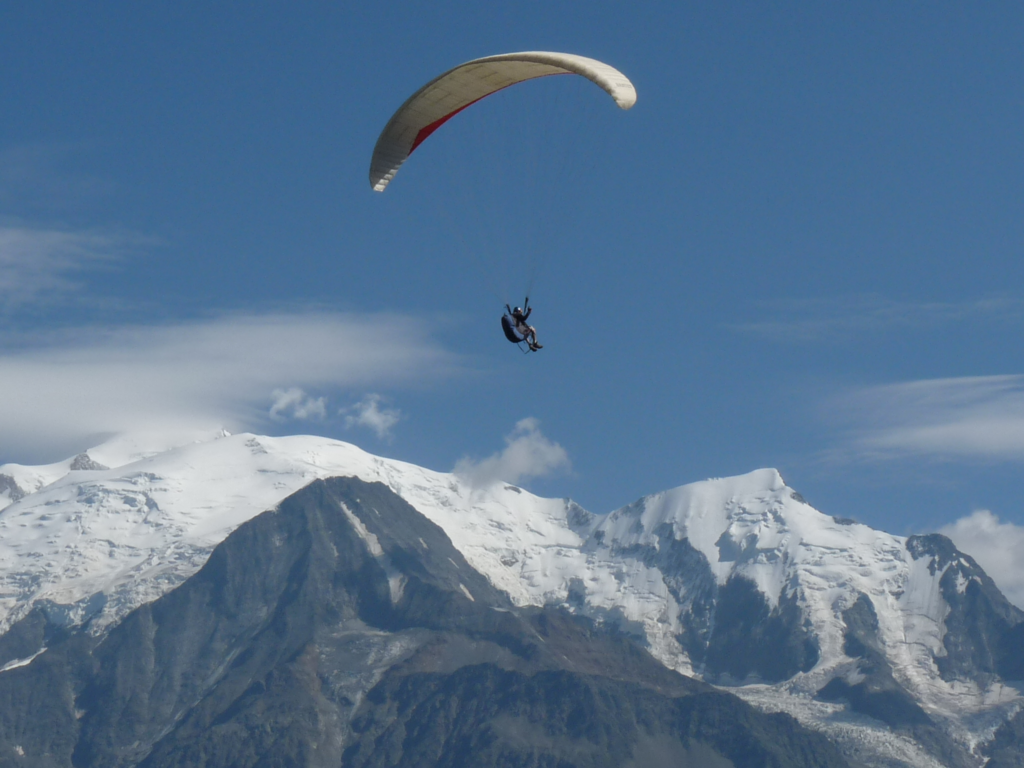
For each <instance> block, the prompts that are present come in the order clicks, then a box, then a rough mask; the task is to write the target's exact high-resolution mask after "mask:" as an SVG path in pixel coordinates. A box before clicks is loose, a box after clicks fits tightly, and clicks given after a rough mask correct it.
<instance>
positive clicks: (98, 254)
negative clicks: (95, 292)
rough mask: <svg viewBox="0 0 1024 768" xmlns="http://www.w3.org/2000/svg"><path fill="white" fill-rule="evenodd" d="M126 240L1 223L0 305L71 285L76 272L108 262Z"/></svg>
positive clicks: (47, 297) (53, 294)
mask: <svg viewBox="0 0 1024 768" xmlns="http://www.w3.org/2000/svg"><path fill="white" fill-rule="evenodd" d="M126 244H127V240H126V239H125V238H118V237H115V236H113V235H109V234H99V233H90V232H63V231H59V230H45V229H31V228H26V227H10V226H7V227H2V226H0V308H3V309H8V310H9V309H12V308H16V307H19V306H22V305H25V304H31V303H34V302H38V301H52V300H54V299H55V298H57V297H58V296H60V295H63V294H66V293H67V292H69V291H72V290H74V289H75V288H76V287H77V283H76V282H75V279H74V276H75V275H76V274H78V273H81V272H83V271H84V270H86V269H90V268H96V267H97V266H101V265H103V264H105V263H109V262H111V261H112V260H113V259H114V258H116V257H117V255H118V253H119V252H120V251H122V250H123V249H124V247H125V246H126Z"/></svg>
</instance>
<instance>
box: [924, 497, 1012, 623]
mask: <svg viewBox="0 0 1024 768" xmlns="http://www.w3.org/2000/svg"><path fill="white" fill-rule="evenodd" d="M939 533H942V534H945V535H946V536H949V538H950V539H952V540H953V543H954V544H956V546H957V549H959V550H960V551H961V552H966V553H967V554H968V555H970V556H971V557H973V558H974V559H975V560H976V561H977V562H978V565H980V566H981V567H982V568H984V569H985V573H987V574H988V575H989V576H991V577H992V580H993V581H995V583H996V585H997V586H998V587H999V589H1000V591H1002V593H1003V594H1004V595H1006V598H1007V600H1009V601H1010V602H1011V603H1013V604H1014V605H1016V606H1017V607H1018V608H1024V561H1022V560H1021V553H1022V552H1024V526H1019V525H1014V524H1013V523H1003V522H1000V520H999V518H998V517H997V516H996V515H994V514H992V513H991V512H990V511H989V510H987V509H980V510H977V511H976V512H974V513H973V514H971V515H968V516H967V517H961V518H960V519H959V520H957V521H956V522H955V523H953V524H952V525H947V526H945V527H943V528H940V529H939Z"/></svg>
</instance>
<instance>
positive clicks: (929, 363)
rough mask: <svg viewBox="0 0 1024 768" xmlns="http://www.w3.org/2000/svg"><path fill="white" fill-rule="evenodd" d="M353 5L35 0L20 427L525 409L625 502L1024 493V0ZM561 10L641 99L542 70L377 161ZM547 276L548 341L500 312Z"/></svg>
mask: <svg viewBox="0 0 1024 768" xmlns="http://www.w3.org/2000/svg"><path fill="white" fill-rule="evenodd" d="M356 5H357V4H353V3H312V2H309V3H303V2H299V3H288V4H285V3H248V4H240V3H234V4H229V3H218V4H210V3H188V2H182V3H174V4H171V3H146V4H138V3H113V2H100V3H89V4H82V3H70V2H63V3H62V2H36V3H31V4H29V3H21V4H13V5H9V6H8V7H7V8H5V10H4V11H3V17H2V23H0V67H2V71H3V73H4V76H3V77H2V78H0V113H2V117H3V119H2V120H0V322H2V324H3V325H2V329H3V330H2V338H0V390H2V391H3V392H4V398H3V403H2V404H0V462H3V461H20V462H23V463H33V462H42V461H53V460H57V459H59V458H63V457H64V456H66V455H70V454H71V453H73V452H75V451H77V450H81V449H83V448H86V447H88V446H89V445H90V444H92V443H94V442H95V441H96V439H97V438H98V436H99V435H101V434H103V433H107V432H111V431H116V430H124V429H140V428H152V429H169V428H179V427H180V428H191V427H192V426H196V427H200V426H209V425H224V426H228V427H229V428H232V429H250V430H253V431H258V432H264V433H271V434H287V433H303V432H311V433H318V434H326V435H330V436H333V437H338V438H341V439H345V440H350V441H352V442H355V443H357V444H359V445H361V446H362V447H364V448H366V449H367V450H369V451H371V452H376V453H381V454H384V455H388V456H392V457H395V458H400V459H405V460H408V461H412V462H415V463H418V464H422V465H425V466H428V467H432V468H435V469H441V470H448V469H451V468H452V467H453V466H455V464H456V462H458V461H460V460H464V459H467V458H468V459H470V460H477V461H486V458H487V457H489V456H492V454H495V452H499V451H501V450H502V449H503V448H504V447H505V445H506V440H509V441H512V442H513V443H515V444H516V445H518V446H525V447H526V448H529V447H531V446H532V447H534V448H536V449H537V452H535V454H533V458H532V459H531V460H528V461H526V463H525V464H522V465H520V466H518V467H513V468H510V470H509V471H510V472H513V474H515V475H516V476H517V477H516V478H510V479H519V480H521V481H522V482H523V483H524V484H525V485H527V486H528V487H529V488H531V490H534V491H536V492H538V493H541V494H545V495H557V496H571V497H573V498H574V499H577V500H578V501H579V502H580V503H582V504H583V505H584V506H585V507H587V508H590V509H592V510H594V511H598V512H604V511H608V510H611V509H613V508H616V507H618V506H621V505H623V504H626V503H629V502H631V501H632V500H634V499H635V498H637V497H638V496H640V495H643V494H646V493H652V492H655V491H659V490H662V489H665V488H669V487H673V486H676V485H679V484H682V483H685V482H690V481H694V480H700V479H703V478H706V477H709V476H724V475H731V474H738V473H742V472H747V471H750V470H752V469H755V468H758V467H762V466H775V467H778V468H779V469H780V470H781V471H782V473H783V476H784V477H785V478H786V480H787V482H789V484H790V485H791V486H793V487H795V488H797V489H798V490H800V491H801V493H803V495H804V496H805V497H806V498H807V499H808V501H810V502H811V503H812V504H814V505H815V506H817V507H818V508H819V509H822V510H823V511H826V512H829V513H832V514H836V515H842V516H848V517H853V518H856V519H858V520H861V521H864V522H867V523H869V524H872V525H875V526H878V527H882V528H885V529H887V530H890V531H892V532H894V533H901V534H905V533H911V532H918V531H924V530H934V529H937V528H939V527H941V526H946V525H950V524H952V523H953V522H954V521H956V520H958V519H961V518H965V517H966V516H968V515H970V514H971V513H973V512H975V511H977V510H991V512H992V514H993V515H995V516H998V518H1000V519H1001V520H1003V521H1004V522H1008V523H1014V524H1017V525H1022V524H1024V505H1022V504H1021V501H1020V494H1019V484H1018V479H1019V477H1020V476H1021V462H1022V460H1024V352H1022V345H1021V336H1022V332H1024V293H1022V289H1021V286H1022V278H1024V259H1022V258H1021V255H1022V245H1024V182H1022V179H1024V139H1022V135H1024V134H1022V132H1021V127H1022V125H1024V47H1022V46H1021V45H1020V41H1021V40H1022V39H1024V7H1020V6H1017V5H1013V4H1009V3H997V4H989V5H985V6H977V5H975V6H971V7H970V8H967V7H965V6H962V5H960V4H953V3H933V4H928V5H922V4H909V3H901V4H894V3H881V2H878V3H857V4H836V3H831V4H804V5H790V6H782V5H775V4H751V3H733V4H727V3H715V4H709V3H699V4H698V3H690V4H680V3H647V4H643V6H642V7H640V8H636V7H634V4H626V3H615V2H588V3H508V4H501V7H500V8H493V9H492V8H491V5H494V4H485V3H468V2H466V3H457V2H449V3H444V4H438V3H416V4H413V3H404V4H401V3H399V4H370V3H366V4H360V5H362V6H364V7H361V8H358V7H354V6H356ZM531 49H539V50H561V51H569V52H574V53H580V54H583V55H587V56H591V57H594V58H598V59H601V60H604V61H607V62H608V63H610V64H612V65H614V66H616V67H617V68H619V69H620V70H622V71H623V72H624V73H625V74H626V75H627V76H629V77H630V79H631V80H632V81H633V82H634V84H635V85H636V88H637V91H638V94H639V100H638V103H637V105H636V107H635V108H634V109H632V110H631V111H629V112H620V111H619V110H617V109H615V108H614V105H613V104H612V103H611V102H610V100H608V99H607V97H606V96H604V94H602V93H601V92H600V91H599V90H598V89H596V88H594V87H593V86H592V85H590V84H588V83H585V82H583V81H576V80H577V79H573V78H555V79H553V81H552V82H546V83H535V84H526V85H524V86H520V87H518V88H516V89H512V90H511V91H509V92H507V94H501V95H499V96H495V97H494V98H493V99H491V100H488V101H487V102H483V103H481V104H480V105H478V107H479V109H476V110H473V112H474V114H472V115H471V114H470V112H469V111H467V113H465V114H464V115H460V116H459V117H458V118H457V119H456V120H453V121H452V122H451V123H449V124H448V125H446V126H444V127H443V128H442V129H441V130H440V131H438V132H437V133H436V134H435V135H434V136H433V137H432V138H431V139H430V141H429V142H428V143H427V144H424V146H423V147H422V148H421V149H420V150H418V151H417V153H416V154H415V155H414V156H413V157H412V159H411V160H410V161H409V163H408V164H407V165H406V166H405V167H403V169H402V172H401V173H400V174H399V175H398V176H397V178H396V180H395V182H394V183H393V184H392V186H391V187H390V188H389V189H388V190H387V192H386V193H385V194H383V195H380V194H375V193H373V192H371V190H370V188H369V184H368V182H367V171H368V166H369V158H370V153H371V151H372V148H373V144H374V142H375V140H376V137H377V134H378V133H379V131H380V130H381V129H382V128H383V126H384V123H385V122H386V121H387V119H388V117H389V116H390V115H391V113H392V112H393V111H394V109H395V108H397V107H398V105H399V104H401V102H402V101H403V100H404V99H405V98H406V97H407V96H408V95H409V94H410V93H412V92H413V91H414V90H415V89H416V88H417V87H418V86H419V85H421V84H422V83H423V82H425V81H426V80H427V79H429V78H430V77H432V76H434V75H435V74H438V73H439V72H441V71H443V70H445V69H447V68H449V67H451V66H454V65H456V64H458V63H460V62H462V61H465V60H468V59H472V58H475V57H478V56H484V55H488V54H493V53H500V52H507V51H515V50H531ZM556 81H557V82H556ZM569 81H574V82H569ZM513 91H514V93H513ZM549 118H551V119H550V120H549ZM559 121H560V122H559ZM531 282H532V290H533V297H534V303H535V306H536V312H535V314H534V316H533V320H534V321H535V323H536V325H537V327H538V331H539V335H540V339H541V341H542V342H543V343H544V344H545V349H544V350H543V352H541V353H539V354H537V355H531V356H523V355H520V354H519V352H517V351H516V349H515V348H514V347H512V346H511V345H509V344H508V343H507V342H505V341H504V339H503V338H502V336H501V333H500V329H499V327H498V318H499V316H500V313H501V306H500V304H501V301H502V300H504V299H506V298H507V299H508V300H511V301H516V300H517V299H518V298H519V294H520V291H525V289H526V286H527V284H529V283H531ZM524 419H530V421H527V422H523V420H524ZM517 424H518V425H519V426H518V427H517ZM515 441H520V442H515ZM523 441H525V442H523ZM555 444H557V445H555ZM559 447H560V448H559ZM556 449H557V450H556ZM530 461H533V462H534V463H532V464H531V463H530ZM545 469H551V470H553V471H552V472H551V473H550V474H548V475H543V470H545Z"/></svg>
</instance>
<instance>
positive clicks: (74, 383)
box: [0, 313, 457, 461]
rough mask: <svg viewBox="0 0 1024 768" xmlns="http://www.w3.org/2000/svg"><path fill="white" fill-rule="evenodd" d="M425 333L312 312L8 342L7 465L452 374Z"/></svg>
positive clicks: (247, 421) (3, 438) (1, 386)
mask: <svg viewBox="0 0 1024 768" xmlns="http://www.w3.org/2000/svg"><path fill="white" fill-rule="evenodd" d="M426 327H427V324H425V323H423V322H421V321H419V320H418V319H415V318H410V317H403V316H397V315H383V314H382V315H346V314H336V313H335V314H332V313H308V314H267V315H230V316H225V317H220V318H215V319H211V320H206V321H203V322H194V323H184V324H178V325H164V326H135V327H124V328H113V329H96V328H93V329H80V330H77V331H74V332H63V333H59V334H57V333H53V334H37V335H34V336H23V337H21V338H19V339H11V338H10V337H7V338H6V339H5V341H6V342H7V347H6V348H0V456H3V457H4V459H5V460H18V461H27V460H29V459H34V460H40V459H46V458H49V459H50V460H52V459H54V458H57V457H62V455H63V454H62V453H61V451H66V450H68V449H71V450H76V449H77V450H80V449H81V448H82V447H83V441H86V440H88V439H92V438H93V437H94V436H96V435H101V434H110V433H119V432H135V431H159V430H161V429H172V428H184V427H186V426H189V427H191V426H194V427H195V428H197V429H209V428H211V427H213V428H216V427H226V428H228V429H230V430H232V431H239V430H243V429H254V428H258V427H259V426H260V425H261V424H266V423H267V420H268V418H269V417H268V413H267V410H266V409H267V402H268V399H269V398H271V394H272V393H273V392H274V390H285V391H287V389H289V388H292V387H296V388H299V389H303V390H306V391H308V390H313V391H317V390H319V391H330V390H331V389H334V390H345V391H352V390H358V389H363V390H364V391H365V389H366V388H368V387H376V386H381V385H389V386H394V385H398V384H401V383H406V382H414V383H419V382H421V381H422V380H424V379H429V378H431V377H439V376H443V375H448V374H451V373H453V372H454V371H455V370H456V367H457V362H456V360H455V357H454V356H453V355H452V354H450V353H448V352H446V351H445V350H443V349H442V348H441V347H440V346H439V345H438V344H437V342H435V341H434V340H432V339H431V338H429V337H428V336H427V332H426V331H425V330H424V329H425V328H426ZM310 413H312V411H310Z"/></svg>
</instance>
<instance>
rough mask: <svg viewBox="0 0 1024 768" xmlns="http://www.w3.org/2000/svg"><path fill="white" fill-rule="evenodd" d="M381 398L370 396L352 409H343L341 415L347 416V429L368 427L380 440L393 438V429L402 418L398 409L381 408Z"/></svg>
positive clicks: (374, 395)
mask: <svg viewBox="0 0 1024 768" xmlns="http://www.w3.org/2000/svg"><path fill="white" fill-rule="evenodd" d="M381 399H382V398H381V396H380V395H377V394H369V395H367V396H366V397H364V398H363V399H362V400H360V401H359V402H358V403H356V404H355V405H353V406H351V407H350V408H343V409H342V410H341V411H339V413H342V414H346V415H345V427H346V428H348V429H351V428H352V427H367V428H368V429H372V430H373V431H374V432H375V433H376V435H377V437H378V438H380V439H382V440H383V439H384V438H386V437H390V436H391V428H392V427H393V426H395V424H397V423H398V421H399V419H401V418H402V413H401V411H399V410H398V409H397V408H381V407H380V404H381Z"/></svg>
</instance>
